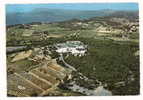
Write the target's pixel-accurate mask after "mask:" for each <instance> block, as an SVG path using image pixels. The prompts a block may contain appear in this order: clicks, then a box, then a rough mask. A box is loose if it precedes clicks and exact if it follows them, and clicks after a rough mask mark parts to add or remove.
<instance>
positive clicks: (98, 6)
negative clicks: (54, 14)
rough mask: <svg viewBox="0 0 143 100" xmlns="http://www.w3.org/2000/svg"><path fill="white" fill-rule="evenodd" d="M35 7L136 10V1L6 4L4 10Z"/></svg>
mask: <svg viewBox="0 0 143 100" xmlns="http://www.w3.org/2000/svg"><path fill="white" fill-rule="evenodd" d="M36 8H45V9H46V8H50V9H66V10H103V9H112V10H138V4H137V3H68V4H63V3H62V4H8V5H6V12H30V11H32V10H34V9H36Z"/></svg>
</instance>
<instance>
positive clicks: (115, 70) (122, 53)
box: [66, 38, 139, 95]
mask: <svg viewBox="0 0 143 100" xmlns="http://www.w3.org/2000/svg"><path fill="white" fill-rule="evenodd" d="M80 40H81V41H83V42H84V43H85V44H87V45H88V48H89V49H88V53H87V55H86V56H84V57H74V56H69V57H68V58H67V59H66V62H68V63H69V64H71V65H73V66H75V67H76V69H78V71H80V72H81V73H83V74H84V75H85V76H88V77H89V78H91V79H96V78H97V79H98V80H100V81H101V82H103V83H107V85H108V89H109V90H111V91H112V92H113V94H115V95H129V94H138V93H139V57H137V58H136V57H135V56H134V55H133V54H134V53H135V52H136V51H137V50H138V44H136V43H128V42H127V43H120V42H119V43H114V42H113V41H110V40H104V41H102V40H95V39H92V38H88V39H85V38H83V39H80ZM130 71H132V73H133V74H134V75H135V76H134V78H135V81H133V82H130V80H129V77H130V73H129V72H130ZM122 81H123V82H125V86H121V87H116V86H115V83H118V82H122ZM133 84H134V87H133Z"/></svg>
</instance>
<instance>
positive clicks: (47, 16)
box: [6, 9, 138, 25]
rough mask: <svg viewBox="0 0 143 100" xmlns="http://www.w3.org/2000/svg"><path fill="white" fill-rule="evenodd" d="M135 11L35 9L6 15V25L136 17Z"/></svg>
mask: <svg viewBox="0 0 143 100" xmlns="http://www.w3.org/2000/svg"><path fill="white" fill-rule="evenodd" d="M137 13H138V12H136V11H130V12H129V11H114V10H100V11H77V10H63V9H35V10H33V11H31V12H24V13H22V12H16V13H7V14H6V24H7V25H14V24H26V23H31V22H57V21H66V20H71V19H89V18H93V17H101V16H121V17H122V16H128V14H129V16H132V15H133V16H135V17H138V14H137Z"/></svg>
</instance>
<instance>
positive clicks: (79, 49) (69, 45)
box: [55, 41, 87, 56]
mask: <svg viewBox="0 0 143 100" xmlns="http://www.w3.org/2000/svg"><path fill="white" fill-rule="evenodd" d="M55 47H56V48H57V50H56V52H58V53H71V54H72V55H74V56H78V55H79V56H84V55H85V53H86V51H87V50H86V48H87V46H86V45H84V44H83V43H82V42H80V41H67V42H66V43H59V44H56V46H55Z"/></svg>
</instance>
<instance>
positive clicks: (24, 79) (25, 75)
mask: <svg viewBox="0 0 143 100" xmlns="http://www.w3.org/2000/svg"><path fill="white" fill-rule="evenodd" d="M66 76H67V73H66V70H65V69H64V68H63V67H61V66H59V65H56V64H51V65H44V66H42V67H38V68H35V69H33V70H31V71H29V72H21V73H14V74H11V75H8V95H10V96H18V97H19V96H20V97H23V96H43V95H47V94H48V93H49V92H51V91H52V90H54V89H55V88H56V86H58V85H59V84H60V83H61V81H62V80H63V79H64V78H65V77H66Z"/></svg>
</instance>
